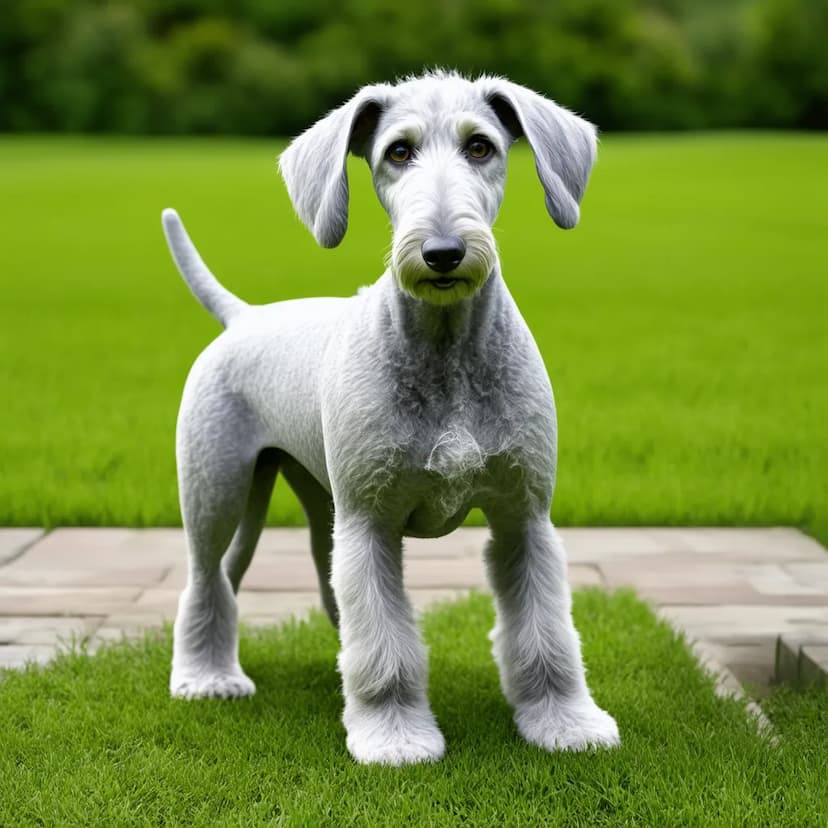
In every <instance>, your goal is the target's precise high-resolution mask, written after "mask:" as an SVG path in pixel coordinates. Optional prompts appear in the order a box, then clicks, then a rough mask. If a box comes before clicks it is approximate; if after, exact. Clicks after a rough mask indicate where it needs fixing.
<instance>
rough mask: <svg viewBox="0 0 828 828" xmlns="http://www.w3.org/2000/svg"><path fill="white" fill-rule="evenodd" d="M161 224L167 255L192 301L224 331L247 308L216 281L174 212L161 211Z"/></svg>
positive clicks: (170, 210) (245, 304) (169, 210)
mask: <svg viewBox="0 0 828 828" xmlns="http://www.w3.org/2000/svg"><path fill="white" fill-rule="evenodd" d="M161 221H162V223H163V225H164V235H165V236H166V237H167V244H168V245H169V246H170V252H171V253H172V257H173V259H174V260H175V263H176V265H177V266H178V269H179V271H180V272H181V275H182V276H183V277H184V281H185V282H186V283H187V284H188V285H189V287H190V290H191V291H192V292H193V295H194V296H195V298H196V299H198V301H199V302H201V304H202V305H204V307H205V308H207V310H208V311H210V313H211V314H213V316H215V317H216V319H218V321H219V322H221V324H222V325H223V326H224V327H225V328H226V327H227V326H228V325H229V324H230V320H231V319H232V318H233V317H234V316H236V314H238V313H239V312H241V311H243V310H244V309H245V308H246V307H248V305H247V303H246V302H243V301H242V300H241V299H239V297H238V296H234V295H233V294H232V293H230V291H229V290H227V289H226V288H224V287H222V286H221V285H220V284H219V282H218V279H216V277H215V276H213V274H212V273H210V271H209V269H208V268H207V265H206V264H204V262H203V261H202V258H201V256H199V255H198V250H196V249H195V245H194V244H193V243H192V241H190V237H189V236H188V235H187V231H186V230H185V229H184V225H183V224H182V223H181V219H180V218H179V217H178V213H176V212H175V210H172V209H170V208H167V209H166V210H164V212H163V213H161Z"/></svg>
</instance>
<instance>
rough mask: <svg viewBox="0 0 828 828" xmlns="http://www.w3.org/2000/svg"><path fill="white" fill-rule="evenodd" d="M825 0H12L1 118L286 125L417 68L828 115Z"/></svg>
mask: <svg viewBox="0 0 828 828" xmlns="http://www.w3.org/2000/svg"><path fill="white" fill-rule="evenodd" d="M826 43H828V0H555V2H542V0H474V2H472V1H471V0H418V2H416V3H407V4H406V3H389V2H388V1H387V0H9V2H8V3H6V4H4V8H3V12H2V22H0V129H2V130H7V131H9V130H69V131H115V132H128V133H243V134H273V133H293V132H296V131H297V130H299V129H301V128H303V127H305V126H306V125H307V124H308V123H309V122H311V121H312V120H313V119H314V118H315V117H317V116H318V115H320V114H321V113H323V112H325V111H326V110H328V109H330V108H331V107H333V106H335V105H337V104H338V103H340V102H341V101H342V100H344V99H345V98H347V97H348V96H349V95H350V94H351V93H352V92H353V91H354V90H355V89H356V88H357V87H359V86H360V85H362V84H364V83H367V82H371V81H378V80H391V79H394V78H396V77H399V76H401V75H405V74H408V73H416V72H419V71H421V70H422V69H423V68H424V67H429V66H446V67H451V68H457V69H459V70H461V71H463V72H466V73H469V74H472V75H474V74H477V73H481V72H492V73H497V74H503V75H506V76H508V77H510V78H511V79H513V80H515V81H518V82H521V83H524V84H526V85H528V86H531V87H533V88H535V89H538V90H540V91H543V92H545V93H546V94H548V95H550V96H552V97H554V98H555V99H556V100H558V101H559V102H561V103H564V104H566V105H568V106H569V107H571V108H573V109H575V110H577V111H579V112H582V113H584V114H585V115H586V116H587V117H589V118H590V119H591V120H593V121H595V122H596V123H598V124H600V125H601V127H602V128H604V129H683V128H705V127H724V126H763V125H767V126H783V127H806V128H826V127H828V48H826V45H825V44H826Z"/></svg>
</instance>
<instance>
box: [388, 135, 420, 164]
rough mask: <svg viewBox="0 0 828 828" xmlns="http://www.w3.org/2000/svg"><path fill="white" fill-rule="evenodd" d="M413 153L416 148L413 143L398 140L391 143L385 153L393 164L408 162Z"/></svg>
mask: <svg viewBox="0 0 828 828" xmlns="http://www.w3.org/2000/svg"><path fill="white" fill-rule="evenodd" d="M413 155H414V150H413V148H412V146H411V144H407V143H406V142H405V141H397V142H396V143H394V144H391V146H390V147H388V150H387V151H386V153H385V157H386V158H387V159H388V160H389V161H390V162H391V163H392V164H406V163H408V162H409V161H410V160H411V157H412V156H413Z"/></svg>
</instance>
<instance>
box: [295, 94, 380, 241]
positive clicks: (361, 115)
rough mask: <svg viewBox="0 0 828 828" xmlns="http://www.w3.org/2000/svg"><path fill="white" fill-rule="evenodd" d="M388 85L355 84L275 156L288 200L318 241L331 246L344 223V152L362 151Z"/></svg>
mask: <svg viewBox="0 0 828 828" xmlns="http://www.w3.org/2000/svg"><path fill="white" fill-rule="evenodd" d="M389 88H390V87H387V86H366V87H365V88H364V89H361V90H360V91H359V92H357V94H356V95H354V97H353V98H351V100H350V101H348V102H347V103H345V104H343V105H342V106H340V107H339V109H335V110H334V111H333V112H331V113H329V114H328V115H326V116H325V117H324V118H322V119H321V120H319V121H317V122H316V123H315V124H314V125H313V126H312V127H311V128H310V129H308V130H306V131H305V132H303V133H302V134H301V135H300V136H299V137H298V138H296V139H295V140H294V141H292V142H291V144H290V146H289V147H288V148H287V149H286V150H285V151H284V152H283V153H282V154H281V156H280V157H279V171H280V172H281V173H282V178H284V180H285V184H286V185H287V189H288V193H289V195H290V200H291V201H292V202H293V206H294V208H295V209H296V212H297V213H298V214H299V218H300V219H302V221H303V222H304V223H305V225H306V226H307V228H308V229H309V230H310V231H311V233H313V235H314V238H315V239H316V241H317V242H319V244H321V245H322V247H336V246H337V245H338V244H339V243H340V242H341V241H342V237H343V236H344V235H345V230H346V229H347V228H348V172H347V168H346V160H347V158H348V152H349V150H350V151H352V152H354V153H355V154H357V155H364V154H365V153H366V152H367V148H368V145H369V144H370V140H371V136H372V135H373V132H374V129H375V128H376V125H377V119H378V118H379V115H380V112H381V111H382V107H383V105H384V102H385V100H386V98H387V93H388V89H389Z"/></svg>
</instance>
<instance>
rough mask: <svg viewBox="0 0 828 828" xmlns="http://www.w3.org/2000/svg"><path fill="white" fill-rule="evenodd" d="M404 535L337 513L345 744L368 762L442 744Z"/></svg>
mask: <svg viewBox="0 0 828 828" xmlns="http://www.w3.org/2000/svg"><path fill="white" fill-rule="evenodd" d="M401 553H402V538H401V537H400V536H399V535H395V534H390V533H388V532H387V531H385V530H382V529H380V528H379V527H377V526H376V525H374V523H373V522H372V521H371V520H370V519H367V518H365V517H362V516H343V515H340V514H337V516H336V518H335V521H334V549H333V566H332V577H331V582H332V585H333V589H334V595H335V596H336V602H337V606H338V609H339V634H340V641H341V650H340V653H339V670H340V672H341V673H342V683H343V690H344V693H345V713H344V715H343V722H344V724H345V730H346V731H347V738H348V750H349V751H350V752H351V755H352V756H353V757H354V758H355V759H356V760H357V761H358V762H363V763H368V762H378V763H382V764H386V765H405V764H411V763H414V762H423V761H435V760H437V759H440V758H441V757H442V755H443V753H444V752H445V742H444V740H443V735H442V734H441V733H440V731H439V729H438V728H437V723H436V722H435V720H434V714H433V713H432V712H431V709H430V707H429V704H428V699H427V697H426V685H427V673H428V669H427V653H426V649H425V646H424V645H423V643H422V640H421V638H420V634H419V631H418V629H417V625H416V622H415V619H414V612H413V609H412V607H411V604H410V602H409V601H408V598H407V597H406V595H405V592H404V590H403V580H402V554H401Z"/></svg>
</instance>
